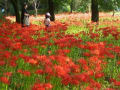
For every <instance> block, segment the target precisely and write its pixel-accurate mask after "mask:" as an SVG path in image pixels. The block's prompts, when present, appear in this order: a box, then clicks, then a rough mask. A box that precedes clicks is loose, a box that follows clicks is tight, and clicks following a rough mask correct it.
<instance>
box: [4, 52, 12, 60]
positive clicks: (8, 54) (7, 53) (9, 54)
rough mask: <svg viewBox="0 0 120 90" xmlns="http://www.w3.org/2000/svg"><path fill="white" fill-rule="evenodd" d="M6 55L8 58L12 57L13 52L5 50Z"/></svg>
mask: <svg viewBox="0 0 120 90" xmlns="http://www.w3.org/2000/svg"><path fill="white" fill-rule="evenodd" d="M4 56H5V57H6V58H7V59H8V58H10V57H11V52H9V51H5V52H4Z"/></svg>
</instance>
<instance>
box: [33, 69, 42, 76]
mask: <svg viewBox="0 0 120 90" xmlns="http://www.w3.org/2000/svg"><path fill="white" fill-rule="evenodd" d="M35 73H36V74H39V75H41V74H43V73H44V71H43V70H42V69H37V70H36V72H35Z"/></svg>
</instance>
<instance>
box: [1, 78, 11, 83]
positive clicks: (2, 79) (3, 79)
mask: <svg viewBox="0 0 120 90" xmlns="http://www.w3.org/2000/svg"><path fill="white" fill-rule="evenodd" d="M0 81H1V82H3V83H4V84H10V82H9V80H8V78H6V77H0Z"/></svg>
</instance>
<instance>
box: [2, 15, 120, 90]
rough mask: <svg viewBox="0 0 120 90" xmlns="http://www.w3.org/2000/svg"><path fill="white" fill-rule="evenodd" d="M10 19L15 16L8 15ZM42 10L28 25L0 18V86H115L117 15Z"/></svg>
mask: <svg viewBox="0 0 120 90" xmlns="http://www.w3.org/2000/svg"><path fill="white" fill-rule="evenodd" d="M7 19H9V20H13V21H14V17H7ZM43 19H44V16H39V17H38V18H36V19H35V18H34V17H32V16H31V19H30V20H31V21H32V22H31V25H30V27H24V28H22V27H21V25H20V24H17V23H14V22H12V23H11V21H9V20H6V21H0V23H1V27H0V90H119V89H120V18H119V16H117V15H116V16H115V17H112V16H111V14H108V13H100V21H99V24H98V23H93V22H91V21H90V15H89V14H80V13H74V14H59V15H56V21H55V22H51V26H50V27H49V28H45V26H44V24H43Z"/></svg>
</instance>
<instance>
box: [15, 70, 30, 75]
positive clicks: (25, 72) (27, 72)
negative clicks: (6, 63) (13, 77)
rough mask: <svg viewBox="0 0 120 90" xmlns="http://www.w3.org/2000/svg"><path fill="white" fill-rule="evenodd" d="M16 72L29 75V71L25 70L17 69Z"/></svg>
mask: <svg viewBox="0 0 120 90" xmlns="http://www.w3.org/2000/svg"><path fill="white" fill-rule="evenodd" d="M17 72H18V73H20V74H23V75H24V76H30V75H31V73H30V71H27V70H22V69H19V70H18V71H17Z"/></svg>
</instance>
